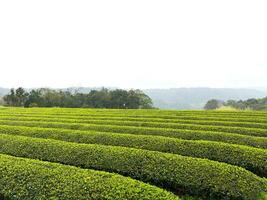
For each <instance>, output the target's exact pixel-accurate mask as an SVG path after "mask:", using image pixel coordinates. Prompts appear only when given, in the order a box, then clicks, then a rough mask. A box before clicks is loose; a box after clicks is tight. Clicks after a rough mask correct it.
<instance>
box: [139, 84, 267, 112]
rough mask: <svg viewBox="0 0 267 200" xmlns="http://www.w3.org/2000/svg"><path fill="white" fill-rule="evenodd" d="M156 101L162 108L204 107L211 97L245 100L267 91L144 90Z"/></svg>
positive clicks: (265, 94) (155, 104)
mask: <svg viewBox="0 0 267 200" xmlns="http://www.w3.org/2000/svg"><path fill="white" fill-rule="evenodd" d="M144 92H145V94H147V95H148V96H149V97H150V98H151V99H152V100H153V103H154V106H155V107H158V108H161V109H202V108H203V107H204V105H205V103H206V102H207V101H208V100H210V99H219V100H223V101H226V100H229V99H233V100H240V99H241V100H245V99H249V98H263V97H266V96H267V92H266V91H264V90H258V89H228V88H171V89H147V90H144Z"/></svg>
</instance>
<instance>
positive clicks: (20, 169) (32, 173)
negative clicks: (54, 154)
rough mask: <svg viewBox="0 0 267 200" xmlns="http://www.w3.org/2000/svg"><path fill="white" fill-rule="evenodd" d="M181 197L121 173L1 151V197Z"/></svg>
mask: <svg viewBox="0 0 267 200" xmlns="http://www.w3.org/2000/svg"><path fill="white" fill-rule="evenodd" d="M118 197H119V198H121V199H136V200H139V199H147V200H149V199H151V200H154V199H158V198H159V199H166V200H172V199H173V200H175V199H177V200H178V199H179V198H178V197H175V196H174V195H173V194H171V193H169V192H167V191H164V190H162V189H160V188H157V187H155V186H150V185H148V184H145V183H142V182H139V181H136V180H133V179H130V178H127V177H123V176H120V175H115V174H110V173H106V172H98V171H94V170H85V169H79V168H76V167H71V166H64V165H60V164H54V163H48V162H42V161H37V160H30V159H24V158H16V157H12V156H7V155H1V154H0V198H1V199H9V200H12V199H14V200H15V199H17V200H22V199H25V200H26V199H40V200H41V199H60V200H69V199H79V200H80V199H81V200H83V199H84V200H88V199H95V200H101V199H103V200H104V199H114V200H115V199H118Z"/></svg>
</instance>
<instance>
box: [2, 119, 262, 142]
mask: <svg viewBox="0 0 267 200" xmlns="http://www.w3.org/2000/svg"><path fill="white" fill-rule="evenodd" d="M5 121H25V122H39V121H41V122H58V123H69V124H80V125H81V126H83V125H90V124H92V125H94V124H101V125H102V124H103V125H116V126H130V127H148V128H166V129H173V130H180V129H183V130H194V131H215V132H227V133H237V134H242V135H250V136H259V137H267V130H265V129H259V128H244V127H230V126H214V125H195V124H176V123H158V122H146V121H143V122H142V121H126V119H125V120H120V121H118V120H88V121H86V122H84V121H79V120H72V119H60V118H56V119H53V118H52V119H51V118H45V117H41V118H36V117H31V118H29V117H12V118H6V119H1V118H0V123H2V122H3V123H4V122H5ZM192 123H193V122H192Z"/></svg>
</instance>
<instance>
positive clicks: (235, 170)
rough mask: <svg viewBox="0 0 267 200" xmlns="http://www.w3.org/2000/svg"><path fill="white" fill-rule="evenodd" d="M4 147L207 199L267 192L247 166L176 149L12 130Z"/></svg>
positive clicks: (3, 141)
mask: <svg viewBox="0 0 267 200" xmlns="http://www.w3.org/2000/svg"><path fill="white" fill-rule="evenodd" d="M0 148H1V152H3V153H7V154H10V155H15V156H21V157H29V158H35V159H41V160H46V161H51V162H59V163H63V164H68V165H74V166H80V167H83V168H92V169H98V170H105V171H109V172H116V173H119V174H122V175H126V176H130V177H132V178H135V179H139V180H142V181H144V182H148V183H153V184H155V185H158V186H161V187H164V188H169V189H171V190H173V191H177V190H184V191H185V192H187V193H190V194H196V195H199V196H204V197H205V198H207V199H214V198H216V199H217V198H219V199H224V198H230V199H249V200H253V199H259V198H260V197H262V198H263V195H265V194H266V192H267V181H266V180H264V179H261V178H259V177H257V176H256V175H254V174H253V173H251V172H249V171H246V170H244V169H243V168H240V167H236V166H232V165H228V164H224V163H219V162H214V161H210V160H204V159H198V158H191V157H184V156H179V155H174V154H166V153H160V152H153V151H146V150H140V149H131V148H124V147H113V146H102V145H89V144H76V143H68V142H62V141H56V140H48V139H37V138H28V137H22V136H8V135H1V145H0Z"/></svg>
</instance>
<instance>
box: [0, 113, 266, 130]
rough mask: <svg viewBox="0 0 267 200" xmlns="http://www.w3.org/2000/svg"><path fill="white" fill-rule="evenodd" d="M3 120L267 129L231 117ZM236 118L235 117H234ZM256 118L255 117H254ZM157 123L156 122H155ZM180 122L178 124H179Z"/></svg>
mask: <svg viewBox="0 0 267 200" xmlns="http://www.w3.org/2000/svg"><path fill="white" fill-rule="evenodd" d="M0 119H1V120H18V119H19V120H34V121H40V120H42V121H54V122H71V123H91V122H94V121H95V122H98V123H101V122H100V121H102V122H106V121H108V122H109V124H111V123H112V121H114V122H121V121H123V122H132V123H133V124H129V125H135V124H134V123H139V124H137V125H139V126H140V123H141V125H142V126H144V125H145V124H146V123H149V124H148V126H150V127H153V125H155V127H165V128H179V126H180V125H179V124H185V125H187V124H194V125H205V126H226V127H235V128H238V127H241V128H257V129H267V124H266V122H267V120H266V122H264V123H259V122H255V123H251V122H242V121H241V122H240V121H234V120H233V119H231V118H230V119H229V121H222V120H221V119H220V120H218V119H210V120H201V119H200V120H199V119H197V118H196V119H183V118H182V119H158V118H132V117H117V116H115V117H112V116H110V117H98V116H97V117H95V116H89V117H88V116H87V117H82V116H61V117H60V119H59V118H58V117H57V116H53V115H0ZM234 119H235V118H234ZM254 119H255V118H254ZM155 123H156V124H155ZM177 123H178V124H177Z"/></svg>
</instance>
